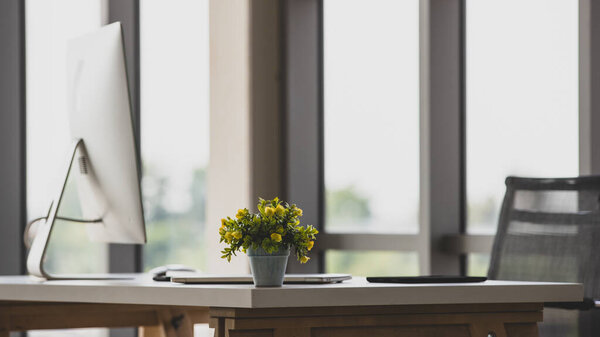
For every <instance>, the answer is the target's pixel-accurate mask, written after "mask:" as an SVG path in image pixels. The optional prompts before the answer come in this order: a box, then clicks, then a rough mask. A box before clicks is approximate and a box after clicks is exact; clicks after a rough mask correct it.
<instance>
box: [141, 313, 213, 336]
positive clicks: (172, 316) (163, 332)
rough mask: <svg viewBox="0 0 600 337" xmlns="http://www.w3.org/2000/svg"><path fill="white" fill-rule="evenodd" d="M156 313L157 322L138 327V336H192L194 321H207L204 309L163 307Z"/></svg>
mask: <svg viewBox="0 0 600 337" xmlns="http://www.w3.org/2000/svg"><path fill="white" fill-rule="evenodd" d="M156 315H157V321H158V322H159V324H158V325H154V326H142V327H140V328H139V330H138V334H139V337H193V336H194V323H209V318H208V311H207V310H206V309H198V310H193V309H182V308H165V309H160V310H157V312H156Z"/></svg>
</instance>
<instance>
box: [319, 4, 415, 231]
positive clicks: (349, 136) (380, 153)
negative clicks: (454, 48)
mask: <svg viewBox="0 0 600 337" xmlns="http://www.w3.org/2000/svg"><path fill="white" fill-rule="evenodd" d="M365 4H366V3H365V2H364V1H357V0H353V1H340V0H326V1H324V3H323V6H324V8H323V11H324V14H323V22H324V29H323V35H324V37H323V39H324V91H325V92H324V97H325V99H324V103H325V106H324V109H325V112H324V114H325V126H324V128H325V131H324V133H325V140H324V141H325V190H326V223H325V226H326V229H327V231H329V232H340V231H341V232H396V233H398V232H401V233H416V232H418V230H419V229H418V213H419V212H418V210H419V2H418V1H417V0H409V1H392V0H377V1H371V2H369V4H368V6H365ZM367 9H368V10H367Z"/></svg>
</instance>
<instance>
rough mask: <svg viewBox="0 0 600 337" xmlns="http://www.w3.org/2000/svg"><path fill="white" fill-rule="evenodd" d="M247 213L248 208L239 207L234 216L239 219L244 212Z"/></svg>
mask: <svg viewBox="0 0 600 337" xmlns="http://www.w3.org/2000/svg"><path fill="white" fill-rule="evenodd" d="M247 213H248V210H247V209H245V208H240V209H238V211H237V214H236V215H235V217H236V218H238V219H241V218H243V217H244V216H245V215H246V214H247Z"/></svg>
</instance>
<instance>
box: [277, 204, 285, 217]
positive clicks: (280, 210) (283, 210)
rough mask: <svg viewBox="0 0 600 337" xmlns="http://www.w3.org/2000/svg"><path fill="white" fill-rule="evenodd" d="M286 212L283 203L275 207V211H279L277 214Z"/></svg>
mask: <svg viewBox="0 0 600 337" xmlns="http://www.w3.org/2000/svg"><path fill="white" fill-rule="evenodd" d="M284 212H285V208H283V206H281V205H277V208H275V213H277V215H279V216H281V215H283V213H284Z"/></svg>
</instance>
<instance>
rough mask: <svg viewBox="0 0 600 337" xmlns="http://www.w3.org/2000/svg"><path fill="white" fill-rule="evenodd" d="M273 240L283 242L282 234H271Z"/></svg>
mask: <svg viewBox="0 0 600 337" xmlns="http://www.w3.org/2000/svg"><path fill="white" fill-rule="evenodd" d="M271 240H273V241H275V242H281V234H277V233H273V234H271Z"/></svg>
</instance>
